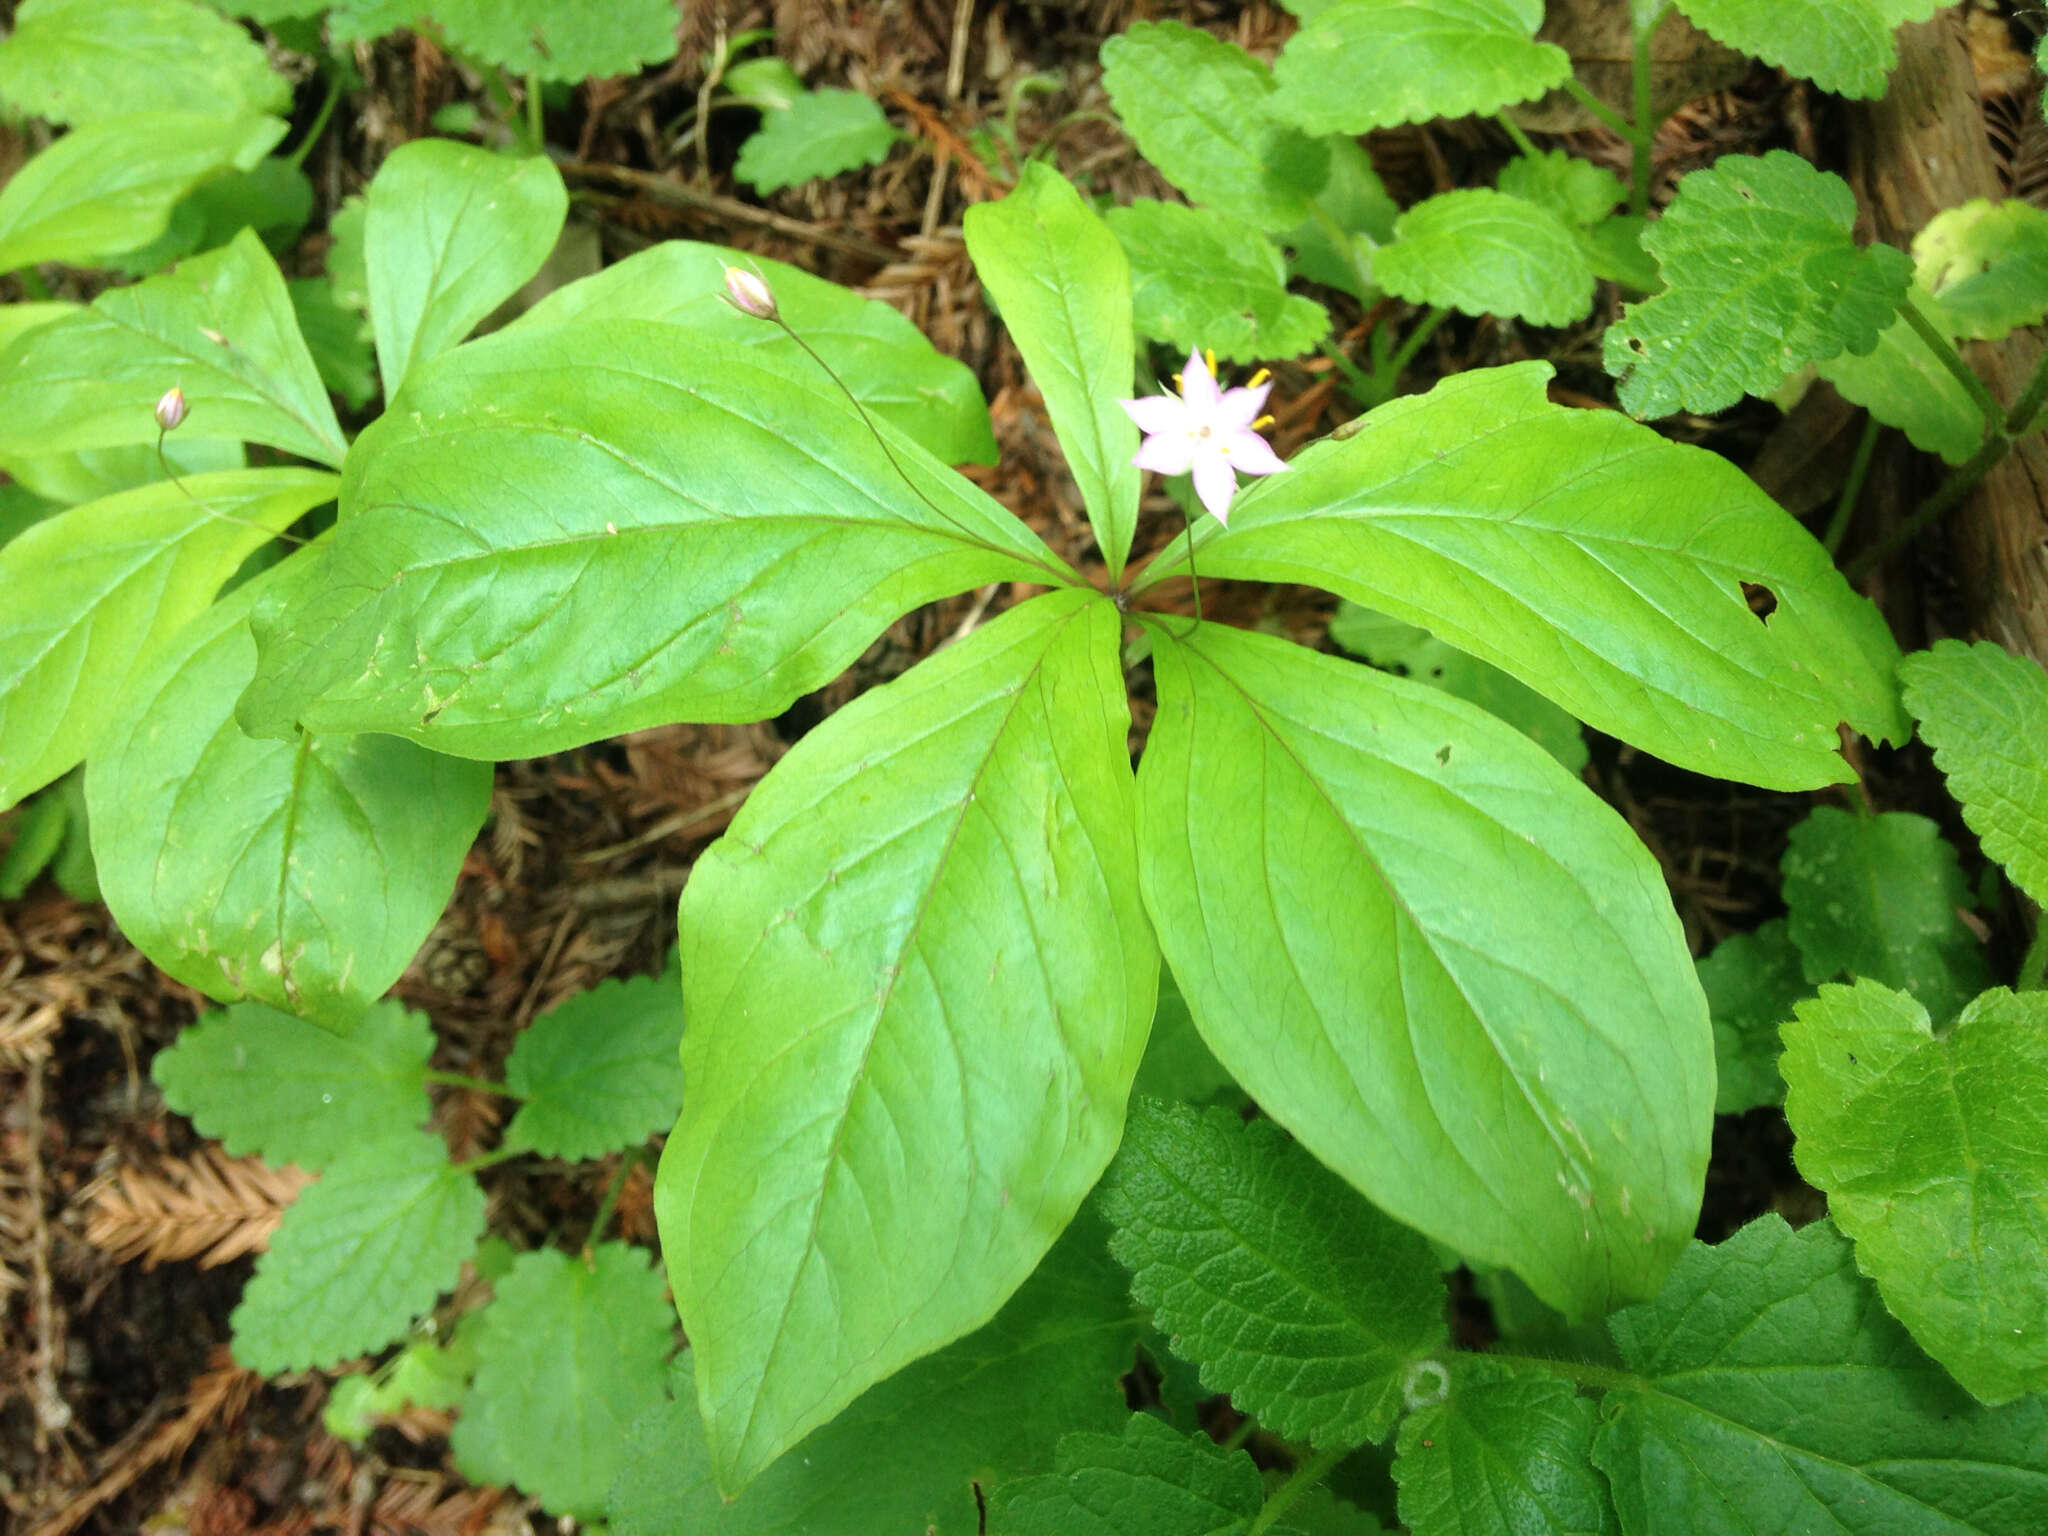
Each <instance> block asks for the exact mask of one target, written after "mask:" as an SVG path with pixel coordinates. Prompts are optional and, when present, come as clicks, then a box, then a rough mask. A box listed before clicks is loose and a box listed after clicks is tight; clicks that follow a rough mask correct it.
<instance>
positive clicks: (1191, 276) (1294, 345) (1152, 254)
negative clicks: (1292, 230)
mask: <svg viewBox="0 0 2048 1536" xmlns="http://www.w3.org/2000/svg"><path fill="white" fill-rule="evenodd" d="M1104 218H1105V219H1106V220H1107V221H1108V223H1109V227H1110V228H1111V229H1112V230H1114V231H1115V232H1116V238H1117V243H1118V244H1119V245H1121V246H1122V247H1123V248H1124V254H1125V255H1126V256H1127V257H1129V258H1130V263H1131V284H1132V294H1131V305H1132V313H1133V317H1134V320H1135V323H1136V325H1137V328H1138V331H1139V333H1140V334H1141V335H1144V336H1148V337H1150V338H1151V339H1152V340H1154V341H1164V342H1167V343H1169V344H1170V345H1172V346H1173V347H1174V348H1175V350H1177V351H1178V352H1180V353H1181V354H1182V355H1183V356H1185V355H1186V354H1187V353H1189V352H1191V351H1194V350H1196V349H1198V348H1201V349H1206V350H1208V351H1212V352H1214V353H1215V354H1216V355H1217V356H1218V357H1222V358H1227V359H1229V360H1230V361H1232V362H1240V363H1242V362H1251V361H1254V360H1256V359H1258V358H1262V357H1264V358H1273V359H1280V358H1288V357H1297V356H1299V355H1300V354H1301V353H1303V352H1307V351H1309V350H1310V349H1311V348H1313V347H1314V346H1315V345H1316V344H1317V343H1319V342H1320V341H1321V340H1322V339H1323V338H1324V337H1325V336H1327V335H1329V333H1330V312H1329V311H1328V310H1326V309H1324V308H1323V306H1322V305H1320V304H1318V303H1317V302H1316V301H1315V300H1314V299H1305V298H1303V297H1302V296H1301V295H1300V294H1296V293H1289V292H1288V291H1287V263H1286V262H1285V261H1284V260H1283V259H1282V258H1281V255H1280V252H1279V251H1278V250H1277V249H1276V248H1275V247H1274V246H1273V244H1272V242H1271V241H1269V240H1268V239H1267V238H1266V237H1265V236H1264V235H1262V234H1260V233H1259V232H1258V230H1256V229H1255V228H1253V227H1252V226H1251V225H1249V224H1247V223H1245V222H1244V221H1243V220H1241V219H1234V218H1231V217H1230V216H1229V215H1227V214H1222V213H1218V212H1217V211H1216V210H1214V209H1212V208H1189V207H1186V206H1184V205H1183V204H1180V203H1161V202H1155V201H1153V200H1152V199H1151V198H1148V197H1141V198H1139V199H1137V201H1135V202H1133V203H1132V204H1130V206H1129V207H1125V208H1112V209H1110V210H1109V212H1108V213H1107V214H1105V215H1104Z"/></svg>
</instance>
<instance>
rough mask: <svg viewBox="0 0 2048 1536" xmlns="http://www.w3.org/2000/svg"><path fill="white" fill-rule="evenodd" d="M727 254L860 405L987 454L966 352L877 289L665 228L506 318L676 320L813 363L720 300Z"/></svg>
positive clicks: (909, 432)
mask: <svg viewBox="0 0 2048 1536" xmlns="http://www.w3.org/2000/svg"><path fill="white" fill-rule="evenodd" d="M727 263H732V264H734V265H737V266H741V267H745V268H750V269H751V270H753V271H755V272H757V273H759V274H760V276H761V277H762V279H763V280H765V281H766V282H767V284H768V286H769V288H770V289H771V290H772V291H773V292H774V294H775V304H776V308H777V309H778V310H780V311H781V314H782V318H783V319H785V320H787V321H788V322H789V324H790V328H791V329H792V330H794V331H795V332H796V333H797V334H798V335H799V336H801V337H802V338H803V339H804V341H805V342H806V343H807V344H808V345H809V346H810V347H812V348H813V349H814V350H815V351H816V352H817V353H818V355H819V356H820V357H822V358H824V359H825V361H826V362H827V363H828V364H829V365H830V366H831V368H832V371H833V372H835V373H837V374H838V375H839V377H840V378H841V379H842V380H844V381H845V383H846V387H847V388H848V389H850V390H852V391H853V393H854V396H855V398H856V399H858V400H859V401H860V403H861V404H862V405H864V406H866V407H867V408H868V409H869V410H871V411H873V412H874V413H875V414H876V415H877V416H879V417H881V418H882V419H883V420H884V421H886V422H888V423H889V424H890V425H891V426H893V427H895V428H896V430H897V431H899V432H901V433H903V434H904V435H905V436H906V437H909V438H911V439H913V440H914V441H916V442H919V443H922V444H923V445H924V446H925V447H926V448H927V449H929V450H930V452H931V454H932V457H934V458H936V459H939V460H941V461H942V462H944V463H947V464H993V463H995V461H996V440H995V435H994V433H993V432H991V431H990V429H989V419H988V402H987V401H986V400H984V399H983V398H982V394H981V384H980V382H979V381H978V380H977V379H976V378H975V376H974V372H973V370H972V369H970V368H968V367H967V365H966V364H964V363H962V362H960V361H959V360H958V359H957V358H951V357H947V356H946V355H945V354H944V353H942V352H940V351H939V350H938V349H937V348H935V347H934V346H933V345H932V344H931V342H929V341H928V340H926V339H925V336H924V333H923V332H922V331H920V330H918V328H917V327H916V326H914V325H912V324H911V323H910V321H909V320H907V319H906V318H904V316H903V315H902V314H900V313H898V312H897V311H896V310H895V309H893V308H891V307H890V306H889V305H887V304H884V303H882V302H881V301H880V300H879V299H863V298H861V297H860V296H859V295H858V294H856V293H854V292H853V291H852V290H851V289H847V288H842V287H841V286H840V285H839V284H837V283H828V282H826V281H825V280H824V279H823V278H819V277H813V276H812V275H811V274H810V273H808V272H805V271H803V270H802V269H801V268H798V267H792V266H787V265H785V264H784V263H782V262H779V261H770V260H768V259H766V258H765V257H760V256H755V255H752V254H750V253H747V252H742V251H735V250H731V249H728V248H727V247H725V246H722V245H705V244H701V243H699V242H698V241H695V240H664V241H662V242H661V244H659V245H657V246H654V247H653V248H652V249H650V250H645V251H640V252H638V253H636V254H635V255H632V256H628V257H627V258H626V259H625V260H624V261H619V262H614V263H612V265H610V266H608V267H606V268H605V269H604V270H603V271H601V272H596V273H593V274H592V275H591V276H589V277H585V278H580V279H578V280H577V281H576V282H573V283H570V284H568V285H567V286H566V287H562V288H557V289H556V290H555V291H554V292H553V293H551V294H549V295H548V296H547V297H546V298H544V299H542V300H541V301H540V303H538V304H536V305H534V307H533V308H532V309H529V310H528V311H527V312H526V313H525V314H523V315H521V316H520V317H519V318H518V319H517V320H515V321H514V322H513V323H512V326H511V327H510V329H514V330H520V329H529V328H534V327H539V326H544V325H587V324H589V323H590V322H592V321H595V320H660V321H663V322H666V323H668V324H672V325H679V326H683V327H686V328H687V329H688V330H689V331H690V333H691V334H692V335H693V336H707V335H708V336H716V337H718V338H719V339H720V340H721V341H726V342H731V343H733V344H735V345H739V346H747V347H752V348H753V349H754V350H755V351H756V352H757V353H759V354H760V355H761V356H762V357H764V358H770V357H772V358H773V359H774V360H775V361H776V363H777V364H778V365H779V366H781V367H784V368H787V369H788V370H789V371H791V372H795V373H806V372H809V371H811V370H815V369H816V368H817V364H816V363H814V362H812V361H811V360H810V359H809V358H807V357H805V356H804V355H803V352H802V349H801V348H799V347H798V346H797V344H796V343H795V342H794V341H791V340H790V339H789V337H788V335H787V334H786V333H785V332H784V331H783V330H782V328H781V327H780V326H775V325H764V324H763V323H762V322H761V321H759V320H757V319H755V318H754V317H752V316H751V315H745V314H742V313H740V311H739V310H737V309H735V308H734V307H733V306H732V305H731V304H729V303H727V302H726V299H725V272H724V269H725V266H726V264H727Z"/></svg>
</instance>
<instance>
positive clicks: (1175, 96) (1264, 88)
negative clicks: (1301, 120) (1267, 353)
mask: <svg viewBox="0 0 2048 1536" xmlns="http://www.w3.org/2000/svg"><path fill="white" fill-rule="evenodd" d="M1102 88H1103V89H1104V90H1106V91H1108V92H1109V99H1110V101H1111V102H1112V103H1114V104H1115V106H1116V114H1117V116H1118V117H1119V118H1121V119H1122V120H1123V125H1124V132H1126V133H1128V134H1129V135H1130V136H1131V139H1132V141H1133V142H1135V143H1136V144H1137V146H1138V151H1139V153H1141V154H1142V155H1144V157H1145V158H1146V159H1147V160H1150V161H1151V162H1152V164H1153V165H1154V166H1156V167H1157V168H1158V170H1159V173H1160V174H1161V175H1162V176H1164V177H1165V178H1166V179H1167V180H1168V181H1170V182H1172V183H1173V184H1174V185H1175V186H1176V187H1178V188H1180V190H1181V191H1183V192H1185V193H1186V194H1187V195H1188V197H1189V198H1190V199H1191V200H1192V201H1194V202H1197V203H1206V204H1207V205H1208V206H1209V207H1211V208H1214V209H1216V210H1218V211H1219V212H1221V213H1226V214H1229V215H1231V216H1232V217H1234V218H1239V219H1243V220H1245V221H1246V222H1248V223H1251V224H1254V225H1257V226H1258V227H1259V228H1260V229H1265V230H1273V231H1276V232H1277V231H1284V230H1288V229H1291V228H1293V227H1294V226H1295V225H1297V224H1300V223H1302V222H1303V221H1304V220H1306V219H1307V218H1308V217H1309V215H1310V204H1311V202H1312V200H1313V199H1314V198H1315V195H1316V193H1317V192H1318V191H1320V190H1321V189H1322V186H1323V181H1324V178H1325V177H1326V176H1327V175H1328V173H1329V167H1330V153H1331V152H1330V147H1329V146H1328V145H1327V144H1325V143H1323V142H1321V141H1319V140H1316V139H1312V138H1310V137H1309V136H1308V135H1307V134H1305V133H1303V132H1302V131H1301V130H1300V129H1299V128H1296V127H1294V126H1292V125H1291V124H1288V123H1283V122H1280V121H1278V120H1277V119H1275V118H1273V117H1272V116H1270V115H1269V114H1268V113H1267V111H1266V103H1267V101H1268V100H1269V99H1270V98H1271V97H1272V94H1273V72H1272V71H1271V70H1270V69H1268V68H1267V67H1266V66H1265V65H1264V64H1263V63H1261V62H1260V61H1259V60H1257V59H1255V58H1253V57H1252V56H1251V55H1250V54H1248V53H1246V52H1245V51H1244V50H1243V49H1242V48H1240V47H1238V46H1237V45H1236V44H1235V43H1227V42H1225V41H1223V39H1221V38H1219V37H1212V36H1210V35H1209V34H1208V33H1207V32H1198V31H1196V30H1195V29H1194V28H1193V27H1189V26H1183V25H1182V24H1181V23H1180V22H1177V21H1140V22H1135V23H1133V24H1132V25H1131V26H1130V28H1129V29H1128V30H1126V31H1124V32H1121V33H1119V34H1118V35H1116V36H1115V37H1112V38H1110V39H1109V40H1108V41H1107V42H1105V43H1104V44H1103V45H1102ZM1219 350H1220V349H1219Z"/></svg>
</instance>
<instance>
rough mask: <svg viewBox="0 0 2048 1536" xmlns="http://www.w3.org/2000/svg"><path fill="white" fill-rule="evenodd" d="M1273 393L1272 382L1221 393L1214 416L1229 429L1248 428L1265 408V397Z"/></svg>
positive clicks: (1267, 381)
mask: <svg viewBox="0 0 2048 1536" xmlns="http://www.w3.org/2000/svg"><path fill="white" fill-rule="evenodd" d="M1272 393H1273V381H1272V380H1271V379H1268V380H1266V382H1265V383H1263V384H1253V385H1250V386H1245V387H1240V388H1237V389H1226V390H1225V391H1223V399H1222V401H1221V402H1220V403H1219V404H1218V405H1217V407H1216V414H1217V416H1218V417H1220V418H1221V419H1222V421H1223V422H1225V423H1227V424H1228V425H1229V426H1230V427H1249V426H1250V425H1251V424H1252V423H1253V422H1255V421H1257V420H1258V419H1259V414H1260V412H1262V411H1264V410H1265V408H1266V396H1268V395H1270V394H1272Z"/></svg>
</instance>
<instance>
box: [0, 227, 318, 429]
mask: <svg viewBox="0 0 2048 1536" xmlns="http://www.w3.org/2000/svg"><path fill="white" fill-rule="evenodd" d="M173 384H175V385H177V386H178V387H179V388H180V389H182V390H184V392H185V399H186V402H187V412H188V413H187V416H186V419H185V424H184V426H182V427H181V428H179V434H180V436H181V437H193V438H199V437H224V438H235V439H242V440H246V441H249V442H256V443H268V444H270V445H271V446H272V447H273V448H282V449H284V450H285V452H287V453H296V454H300V455H302V456H304V457H305V458H309V459H314V460H317V461H319V462H320V463H323V464H330V465H334V466H337V467H338V466H339V465H340V463H341V461H342V457H343V456H344V455H345V454H346V453H347V452H348V447H347V444H345V443H344V442H343V441H342V436H341V427H340V425H339V424H338V423H337V422H336V421H335V419H334V407H333V405H332V404H331V403H330V402H329V401H328V398H327V389H326V386H324V385H323V384H322V383H321V382H320V372H319V370H318V369H317V368H315V367H314V366H313V358H312V355H311V354H310V353H309V352H307V350H306V342H305V338H304V337H303V336H301V335H300V334H299V324H298V317H297V315H296V313H295V312H294V310H293V309H292V300H291V294H290V293H289V292H288V291H287V290H286V288H285V285H284V277H283V275H282V274H281V273H279V271H278V270H277V263H276V262H275V261H273V260H272V259H271V256H270V252H268V251H266V250H265V249H264V248H263V242H262V241H261V240H259V239H258V238H257V237H256V235H255V233H254V231H252V230H244V231H242V233H241V234H239V235H237V236H236V237H235V238H234V240H233V241H231V242H230V243H229V244H227V245H225V246H223V247H221V248H220V249H219V250H217V251H209V252H207V253H206V254H205V255H204V256H195V257H193V258H192V259H191V260H190V261H186V262H182V263H180V264H179V266H178V270H177V271H176V272H169V273H165V274H164V275H162V276H160V277H152V278H149V279H148V280H147V281H144V282H140V283H137V284H136V285H135V286H134V287H132V288H115V289H111V290H109V291H108V292H106V293H104V294H102V295H101V296H100V297H99V298H98V299H97V300H96V301H95V302H94V304H93V306H92V308H91V309H89V310H87V311H85V312H84V313H83V314H76V315H71V316H68V317H67V318H65V319H62V320H58V321H56V322H55V323H54V324H51V325H45V326H42V327H40V328H39V329H37V330H34V331H31V332H30V333H29V334H28V335H27V336H25V337H23V338H22V339H21V340H20V341H19V342H17V343H15V345H14V346H12V347H10V348H9V349H8V351H7V354H6V356H5V357H4V358H0V454H31V453H51V452H56V451H60V450H68V449H78V448H112V447H119V446H123V445H125V444H129V443H154V442H155V441H156V438H157V432H158V428H157V424H156V419H155V417H154V415H152V411H153V410H154V408H155V406H156V402H157V400H158V399H159V398H160V397H161V396H162V394H163V393H164V391H165V390H167V389H169V388H170V387H171V386H172V385H173Z"/></svg>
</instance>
